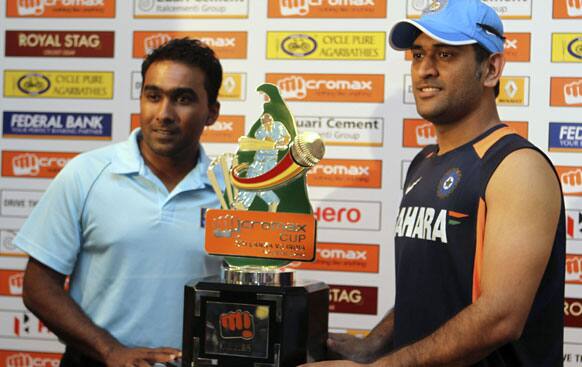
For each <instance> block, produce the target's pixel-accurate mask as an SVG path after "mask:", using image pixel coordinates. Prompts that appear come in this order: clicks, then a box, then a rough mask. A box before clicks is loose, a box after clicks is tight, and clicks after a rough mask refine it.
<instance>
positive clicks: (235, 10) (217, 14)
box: [133, 0, 249, 19]
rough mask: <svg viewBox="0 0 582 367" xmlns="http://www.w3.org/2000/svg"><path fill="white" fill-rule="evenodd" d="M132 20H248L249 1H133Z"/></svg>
mask: <svg viewBox="0 0 582 367" xmlns="http://www.w3.org/2000/svg"><path fill="white" fill-rule="evenodd" d="M133 15H134V18H201V19H203V18H227V19H228V18H248V15H249V0H234V1H233V0H212V1H208V0H172V1H168V0H133Z"/></svg>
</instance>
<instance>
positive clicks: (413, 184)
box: [404, 176, 422, 195]
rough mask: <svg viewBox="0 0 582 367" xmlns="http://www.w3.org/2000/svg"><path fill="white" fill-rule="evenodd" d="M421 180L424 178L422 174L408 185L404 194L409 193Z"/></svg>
mask: <svg viewBox="0 0 582 367" xmlns="http://www.w3.org/2000/svg"><path fill="white" fill-rule="evenodd" d="M420 180H422V176H421V177H419V178H417V179H416V181H414V182H413V183H411V184H410V185H408V187H407V188H406V190H404V195H407V194H408V193H409V192H410V191H411V190H412V189H413V188H414V186H416V184H418V183H419V182H420Z"/></svg>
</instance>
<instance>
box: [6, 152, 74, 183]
mask: <svg viewBox="0 0 582 367" xmlns="http://www.w3.org/2000/svg"><path fill="white" fill-rule="evenodd" d="M77 154H79V153H63V152H32V151H8V150H6V151H3V152H2V176H4V177H34V178H53V177H55V176H56V175H57V174H58V173H59V172H60V170H61V169H62V168H63V167H64V166H65V165H66V164H67V163H68V162H69V161H70V160H71V159H72V158H73V157H74V156H76V155H77Z"/></svg>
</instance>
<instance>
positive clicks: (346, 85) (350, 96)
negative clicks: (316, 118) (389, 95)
mask: <svg viewBox="0 0 582 367" xmlns="http://www.w3.org/2000/svg"><path fill="white" fill-rule="evenodd" d="M266 81H267V83H273V84H276V85H277V87H279V90H280V92H281V96H282V97H283V98H284V99H285V100H287V101H302V102H378V103H381V102H384V75H380V74H267V76H266Z"/></svg>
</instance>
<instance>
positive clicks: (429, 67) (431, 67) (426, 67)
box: [416, 56, 439, 78]
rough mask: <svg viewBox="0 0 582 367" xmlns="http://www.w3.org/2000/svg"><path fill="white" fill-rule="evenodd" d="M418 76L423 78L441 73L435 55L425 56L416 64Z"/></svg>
mask: <svg viewBox="0 0 582 367" xmlns="http://www.w3.org/2000/svg"><path fill="white" fill-rule="evenodd" d="M416 69H417V73H418V76H420V77H421V78H429V77H435V76H437V75H438V74H439V72H438V69H437V66H436V63H435V60H434V59H433V57H430V56H425V57H423V58H422V60H420V61H419V62H418V63H417V65H416Z"/></svg>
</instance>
